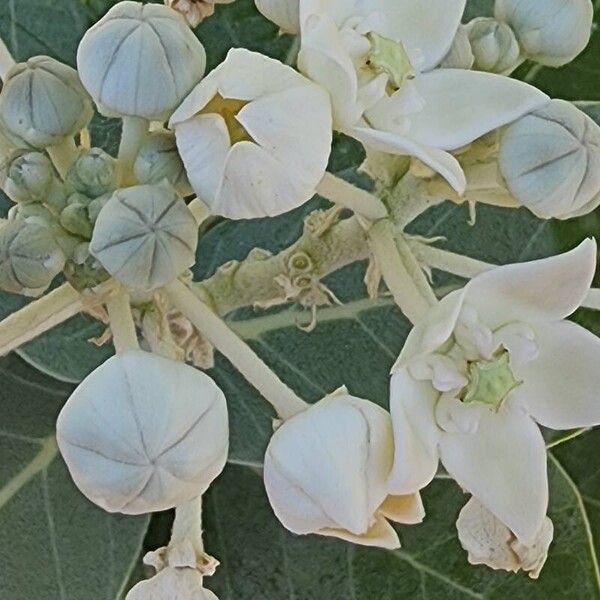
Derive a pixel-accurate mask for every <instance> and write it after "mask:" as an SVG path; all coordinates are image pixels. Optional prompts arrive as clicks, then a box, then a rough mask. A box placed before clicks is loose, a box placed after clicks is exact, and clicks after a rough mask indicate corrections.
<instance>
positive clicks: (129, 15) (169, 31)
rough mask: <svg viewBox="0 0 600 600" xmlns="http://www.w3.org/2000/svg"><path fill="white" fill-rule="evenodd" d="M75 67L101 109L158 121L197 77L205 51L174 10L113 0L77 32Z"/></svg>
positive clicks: (161, 119) (167, 112)
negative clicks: (80, 35) (102, 13)
mask: <svg viewBox="0 0 600 600" xmlns="http://www.w3.org/2000/svg"><path fill="white" fill-rule="evenodd" d="M77 67H78V69H79V75H80V77H81V81H82V82H83V85H84V86H85V88H86V89H87V91H88V92H89V93H90V95H91V96H92V98H93V99H94V101H95V102H96V104H97V105H98V109H99V110H100V111H101V112H102V113H103V114H105V115H107V116H111V117H115V116H117V117H121V116H130V117H141V118H144V119H149V120H155V121H164V120H165V119H168V118H169V116H170V115H171V113H172V112H173V111H174V110H175V108H177V106H178V105H179V104H180V102H181V101H182V100H183V98H185V96H186V95H187V94H188V93H189V92H190V90H191V89H192V88H193V87H194V86H195V85H196V84H197V83H198V82H199V81H200V79H202V76H203V75H204V70H205V68H206V53H205V52H204V47H203V46H202V44H201V43H200V42H199V41H198V38H197V37H196V36H195V35H194V34H193V33H192V31H191V30H190V28H189V26H188V24H187V23H186V21H185V19H184V18H183V17H182V16H181V15H180V14H179V13H178V12H176V11H174V10H172V9H170V8H168V7H166V6H160V5H156V4H145V5H144V4H141V3H140V2H119V3H118V4H116V5H115V6H113V8H111V9H110V10H109V11H108V13H107V14H106V15H105V16H104V17H103V18H102V19H100V21H98V23H96V24H95V25H94V26H93V27H92V28H91V29H88V31H87V32H86V34H85V35H84V36H83V39H82V40H81V43H80V44H79V49H78V51H77Z"/></svg>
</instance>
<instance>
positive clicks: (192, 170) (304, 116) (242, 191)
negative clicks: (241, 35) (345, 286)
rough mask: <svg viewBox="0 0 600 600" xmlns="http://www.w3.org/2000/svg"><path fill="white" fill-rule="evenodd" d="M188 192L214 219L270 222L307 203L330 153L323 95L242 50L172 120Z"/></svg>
mask: <svg viewBox="0 0 600 600" xmlns="http://www.w3.org/2000/svg"><path fill="white" fill-rule="evenodd" d="M170 125H171V127H172V128H174V129H175V134H176V137H177V146H178V148H179V152H180V154H181V157H182V158H183V162H184V165H185V167H186V170H187V174H188V178H189V180H190V183H191V185H192V187H193V188H194V191H195V192H196V194H197V195H198V196H199V197H200V199H201V200H203V201H204V202H205V203H206V204H208V205H209V206H210V208H211V210H212V211H213V213H214V214H218V215H222V216H225V217H229V218H233V219H244V218H255V217H262V216H275V215H279V214H282V213H284V212H287V211H289V210H291V209H293V208H296V207H298V206H300V205H302V204H303V203H304V202H306V201H307V200H308V199H310V198H311V197H312V196H313V195H314V193H315V187H316V186H317V184H318V183H319V181H320V180H321V179H322V178H323V175H324V174H325V168H326V166H327V161H328V158H329V153H330V149H331V138H332V127H331V107H330V103H329V98H328V97H327V94H326V93H325V91H324V90H322V89H321V88H320V87H319V86H317V85H314V84H313V83H311V82H310V81H308V80H307V79H306V78H305V77H303V76H302V75H300V74H298V73H297V72H296V71H294V70H293V69H292V68H291V67H288V66H286V65H284V64H282V63H280V62H278V61H276V60H273V59H271V58H267V57H266V56H263V55H262V54H258V53H256V52H250V51H249V50H245V49H234V50H230V52H229V54H228V55H227V58H226V59H225V61H224V62H223V63H222V64H221V65H219V66H218V67H217V68H216V69H215V70H214V71H212V72H211V73H210V74H209V75H208V76H207V77H206V78H205V79H204V80H203V81H202V82H201V83H200V84H198V86H196V88H195V89H194V91H193V92H192V93H191V94H190V95H189V96H188V97H187V98H186V100H185V101H184V102H183V104H182V105H181V106H180V107H179V109H178V110H177V111H176V112H175V114H174V115H173V117H172V118H171V122H170Z"/></svg>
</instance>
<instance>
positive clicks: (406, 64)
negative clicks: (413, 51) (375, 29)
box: [367, 33, 415, 90]
mask: <svg viewBox="0 0 600 600" xmlns="http://www.w3.org/2000/svg"><path fill="white" fill-rule="evenodd" d="M367 38H368V39H369V41H370V42H371V51H370V52H369V55H368V57H367V64H368V65H369V66H370V67H371V68H372V69H373V70H374V71H375V72H376V73H386V74H387V75H388V76H389V78H390V85H391V86H392V87H393V88H395V89H397V90H398V89H400V88H401V87H402V84H403V83H404V82H405V81H407V80H408V79H412V78H413V77H414V76H415V71H414V69H413V67H412V65H411V64H410V59H409V58H408V54H407V53H406V50H405V48H404V46H403V45H402V44H401V43H400V42H394V41H393V40H390V39H388V38H385V37H383V36H381V35H378V34H377V33H369V34H368V35H367Z"/></svg>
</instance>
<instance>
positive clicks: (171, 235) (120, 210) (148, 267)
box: [90, 182, 198, 290]
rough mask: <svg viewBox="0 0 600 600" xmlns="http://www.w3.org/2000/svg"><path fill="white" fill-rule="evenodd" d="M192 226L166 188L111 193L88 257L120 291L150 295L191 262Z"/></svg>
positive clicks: (189, 216) (195, 239)
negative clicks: (123, 289)
mask: <svg viewBox="0 0 600 600" xmlns="http://www.w3.org/2000/svg"><path fill="white" fill-rule="evenodd" d="M197 244H198V224H197V222H196V219H195V218H194V216H193V214H192V213H191V212H190V210H189V208H188V207H187V206H186V204H185V202H184V200H183V198H182V197H181V196H180V195H179V194H178V193H177V192H176V191H175V190H174V189H173V187H172V186H171V185H170V184H168V183H167V182H163V183H162V184H160V185H138V186H135V187H130V188H127V189H122V190H117V191H116V192H115V193H114V194H113V196H112V198H111V199H110V200H109V201H108V202H107V203H106V205H105V206H104V208H103V209H102V210H101V211H100V214H99V215H98V218H97V219H96V224H95V226H94V233H93V236H92V242H91V244H90V252H91V253H92V254H93V255H94V256H95V257H96V258H97V259H98V260H99V261H100V263H101V264H102V266H103V267H104V268H105V269H106V270H107V271H108V272H109V273H110V274H111V275H112V276H113V277H115V279H118V280H119V281H120V282H121V283H123V284H124V285H125V286H127V287H129V288H133V289H141V290H151V289H156V288H159V287H162V286H164V285H166V284H167V283H169V282H171V281H173V280H174V279H176V278H177V277H179V275H181V274H182V273H183V272H184V271H185V270H186V269H187V268H189V267H191V266H192V265H193V264H194V262H195V252H196V246H197Z"/></svg>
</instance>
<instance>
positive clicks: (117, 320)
mask: <svg viewBox="0 0 600 600" xmlns="http://www.w3.org/2000/svg"><path fill="white" fill-rule="evenodd" d="M106 310H107V311H108V318H109V322H110V330H111V332H112V336H113V344H114V347H115V350H116V352H117V354H120V353H122V352H126V351H127V350H139V347H140V345H139V342H138V338H137V333H136V330H135V323H134V321H133V315H132V313H131V302H130V299H129V294H128V293H127V291H126V290H125V289H124V288H122V289H120V290H118V291H117V292H116V293H115V294H113V295H112V296H110V297H109V298H108V300H107V301H106Z"/></svg>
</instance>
